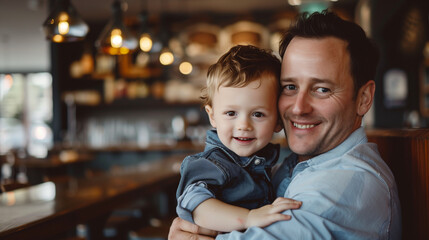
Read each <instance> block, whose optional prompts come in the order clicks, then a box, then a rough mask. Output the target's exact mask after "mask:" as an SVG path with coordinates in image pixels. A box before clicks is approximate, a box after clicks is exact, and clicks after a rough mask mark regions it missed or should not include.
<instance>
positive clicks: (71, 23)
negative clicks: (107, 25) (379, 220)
mask: <svg viewBox="0 0 429 240" xmlns="http://www.w3.org/2000/svg"><path fill="white" fill-rule="evenodd" d="M43 30H44V31H45V34H46V38H47V39H49V40H52V41H54V42H74V41H79V40H83V39H84V37H85V36H86V34H87V33H88V31H89V28H88V25H87V24H86V23H85V22H84V21H83V20H82V19H81V18H80V16H79V14H78V13H77V12H76V9H75V8H74V7H73V6H72V4H71V3H70V0H58V1H57V5H56V7H55V8H54V10H53V11H52V12H51V13H50V14H49V16H48V18H47V19H46V20H45V22H44V23H43Z"/></svg>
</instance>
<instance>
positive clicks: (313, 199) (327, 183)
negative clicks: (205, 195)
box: [216, 127, 401, 240]
mask: <svg viewBox="0 0 429 240" xmlns="http://www.w3.org/2000/svg"><path fill="white" fill-rule="evenodd" d="M273 184H275V186H277V187H278V188H277V191H278V193H277V195H278V196H284V197H287V198H293V199H296V200H300V201H302V202H303V204H302V206H301V208H300V209H297V210H287V211H285V212H284V213H285V214H288V215H291V216H292V218H291V220H289V221H279V222H276V223H274V224H271V225H270V226H268V227H265V228H258V227H252V228H249V229H247V230H246V231H245V232H238V231H234V232H231V233H229V234H222V235H218V237H217V238H216V239H246V240H248V239H250V240H252V239H306V240H307V239H401V209H400V203H399V198H398V192H397V187H396V183H395V179H394V177H393V174H392V172H391V171H390V169H389V167H388V166H387V165H386V164H385V162H384V161H383V160H382V159H381V157H380V154H379V152H378V150H377V145H376V144H374V143H368V141H367V138H366V135H365V131H364V129H363V128H362V127H361V128H359V129H357V130H356V131H355V132H353V133H352V134H351V135H350V136H349V137H348V138H347V139H346V140H345V141H344V142H343V143H341V144H340V145H338V146H337V147H335V148H334V149H332V150H330V151H328V152H326V153H323V154H321V155H318V156H316V157H314V158H311V159H309V160H307V161H303V162H300V163H298V161H297V156H296V155H295V154H292V155H291V156H289V157H288V158H287V159H286V160H285V161H284V162H283V164H282V165H281V166H280V168H279V169H278V171H277V172H276V173H275V175H274V177H273Z"/></svg>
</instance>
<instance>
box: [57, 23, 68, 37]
mask: <svg viewBox="0 0 429 240" xmlns="http://www.w3.org/2000/svg"><path fill="white" fill-rule="evenodd" d="M58 32H59V33H60V34H61V35H65V34H67V33H68V32H69V23H68V22H59V23H58Z"/></svg>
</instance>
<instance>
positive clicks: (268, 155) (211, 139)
mask: <svg viewBox="0 0 429 240" xmlns="http://www.w3.org/2000/svg"><path fill="white" fill-rule="evenodd" d="M213 148H218V149H221V150H222V151H223V152H225V154H227V155H228V156H230V158H231V159H232V160H233V161H234V162H235V163H236V164H238V165H239V166H241V167H247V166H248V165H249V164H251V163H252V162H254V159H255V158H264V159H265V164H264V165H265V166H266V167H272V166H273V165H274V164H275V163H276V162H277V160H278V156H279V149H280V146H279V145H278V144H272V143H269V144H268V145H267V146H265V147H264V148H262V149H261V150H259V151H258V152H256V153H254V154H252V155H251V156H250V157H240V156H238V155H237V154H236V153H234V152H233V151H231V150H230V149H229V148H227V147H226V146H225V145H223V143H222V142H221V141H220V139H219V136H218V135H217V131H216V129H211V130H208V131H207V137H206V146H205V149H204V151H208V150H210V149H213Z"/></svg>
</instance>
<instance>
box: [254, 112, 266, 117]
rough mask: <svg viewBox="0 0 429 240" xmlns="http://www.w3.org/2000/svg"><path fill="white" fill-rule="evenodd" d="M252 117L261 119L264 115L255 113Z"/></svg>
mask: <svg viewBox="0 0 429 240" xmlns="http://www.w3.org/2000/svg"><path fill="white" fill-rule="evenodd" d="M253 116H254V117H257V118H260V117H263V116H264V114H263V113H261V112H255V113H253Z"/></svg>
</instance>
